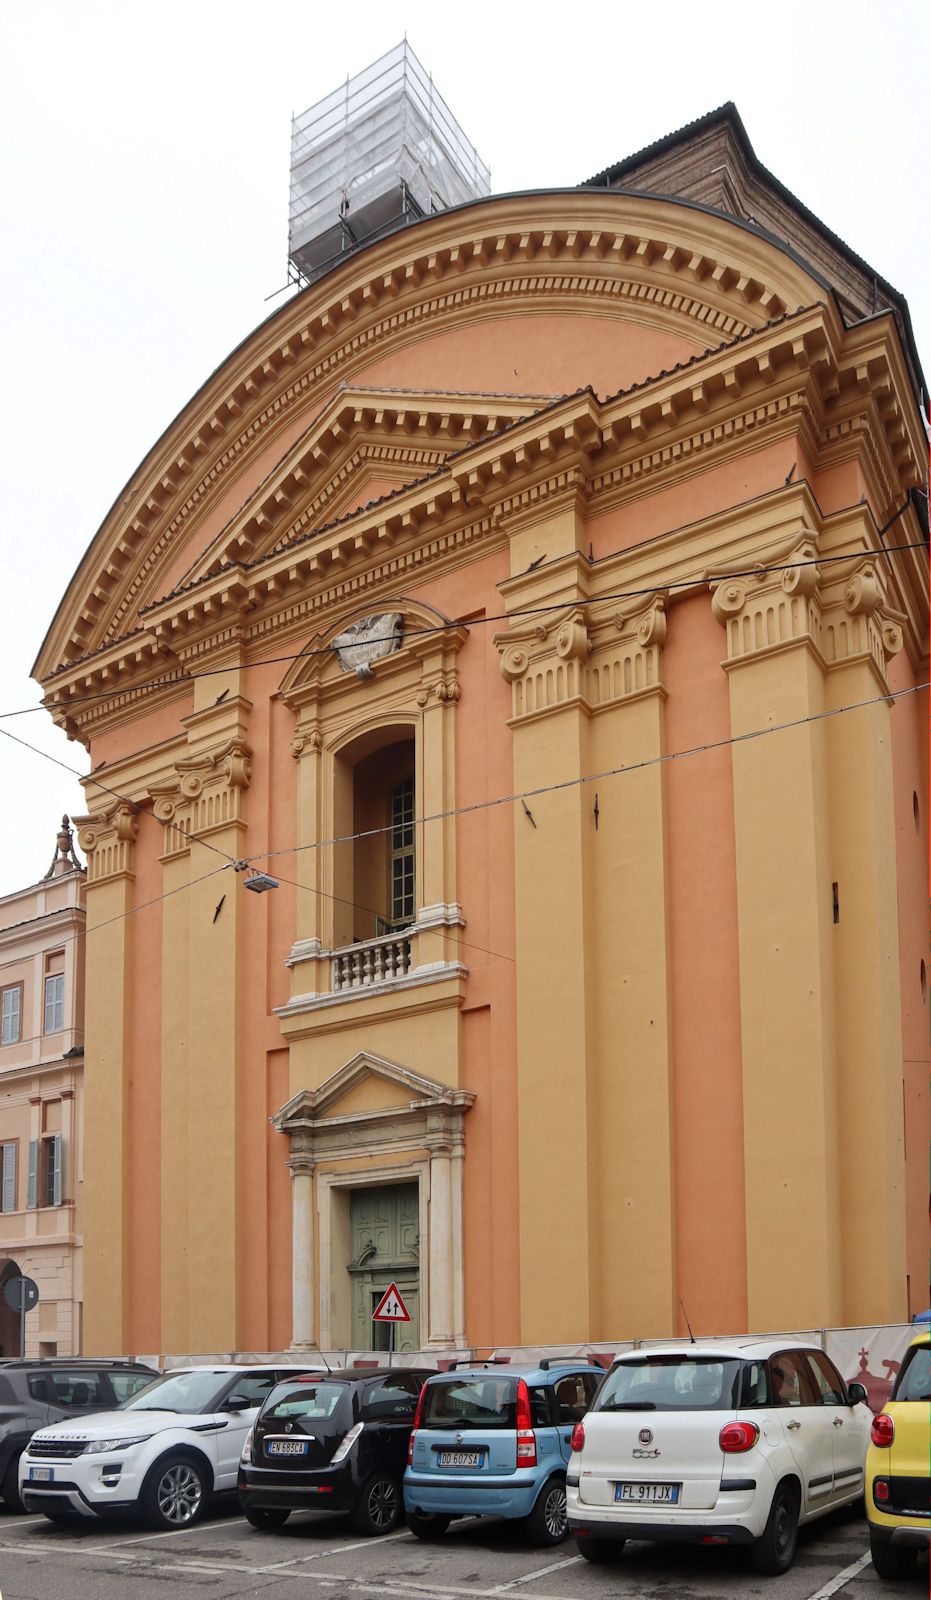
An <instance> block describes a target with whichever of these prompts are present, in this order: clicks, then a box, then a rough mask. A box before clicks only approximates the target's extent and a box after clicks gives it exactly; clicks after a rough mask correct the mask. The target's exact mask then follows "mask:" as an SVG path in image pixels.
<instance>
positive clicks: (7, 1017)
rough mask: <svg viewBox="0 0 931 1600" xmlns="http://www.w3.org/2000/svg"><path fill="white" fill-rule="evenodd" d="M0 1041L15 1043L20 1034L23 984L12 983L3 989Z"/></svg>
mask: <svg viewBox="0 0 931 1600" xmlns="http://www.w3.org/2000/svg"><path fill="white" fill-rule="evenodd" d="M0 1014H2V1028H3V1031H2V1034H0V1043H2V1044H16V1043H17V1041H18V1040H19V1039H20V1038H21V1036H22V1014H23V986H22V984H21V983H14V984H12V985H11V986H10V988H9V989H4V991H3V1002H2V1013H0Z"/></svg>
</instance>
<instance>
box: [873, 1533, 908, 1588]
mask: <svg viewBox="0 0 931 1600" xmlns="http://www.w3.org/2000/svg"><path fill="white" fill-rule="evenodd" d="M870 1555H871V1557H872V1560H873V1566H874V1567H875V1568H876V1574H877V1576H878V1577H880V1578H907V1577H908V1576H909V1574H910V1573H911V1571H912V1568H913V1567H914V1565H915V1560H916V1556H915V1551H914V1550H905V1549H902V1548H901V1546H899V1545H894V1544H890V1542H889V1540H888V1539H877V1537H876V1535H875V1533H874V1532H873V1529H872V1528H871V1529H870Z"/></svg>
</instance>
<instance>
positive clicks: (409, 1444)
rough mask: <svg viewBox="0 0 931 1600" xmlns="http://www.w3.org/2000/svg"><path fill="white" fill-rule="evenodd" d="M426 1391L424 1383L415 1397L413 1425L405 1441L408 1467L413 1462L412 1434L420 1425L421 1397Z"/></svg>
mask: <svg viewBox="0 0 931 1600" xmlns="http://www.w3.org/2000/svg"><path fill="white" fill-rule="evenodd" d="M426 1392H427V1385H426V1384H424V1386H423V1388H422V1389H421V1391H420V1394H419V1396H418V1399H417V1410H416V1411H415V1412H414V1426H413V1427H412V1428H411V1436H410V1438H409V1439H408V1441H407V1464H408V1466H409V1467H410V1466H413V1463H414V1434H415V1433H416V1432H417V1429H418V1428H419V1427H420V1413H421V1412H422V1411H423V1397H424V1395H425V1394H426Z"/></svg>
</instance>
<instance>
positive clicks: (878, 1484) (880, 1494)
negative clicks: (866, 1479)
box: [873, 1478, 890, 1506]
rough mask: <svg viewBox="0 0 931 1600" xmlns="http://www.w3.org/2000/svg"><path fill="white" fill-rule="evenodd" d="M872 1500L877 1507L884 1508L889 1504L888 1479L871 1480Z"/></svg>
mask: <svg viewBox="0 0 931 1600" xmlns="http://www.w3.org/2000/svg"><path fill="white" fill-rule="evenodd" d="M873 1499H874V1500H875V1502H876V1504H877V1505H878V1506H886V1505H888V1504H889V1500H890V1494H889V1479H888V1478H874V1479H873Z"/></svg>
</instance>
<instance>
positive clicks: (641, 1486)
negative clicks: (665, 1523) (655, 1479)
mask: <svg viewBox="0 0 931 1600" xmlns="http://www.w3.org/2000/svg"><path fill="white" fill-rule="evenodd" d="M681 1487H682V1485H681V1483H616V1484H615V1485H614V1498H615V1500H623V1501H625V1502H626V1503H627V1504H628V1505H634V1506H674V1505H678V1503H679V1490H680V1489H681Z"/></svg>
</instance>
